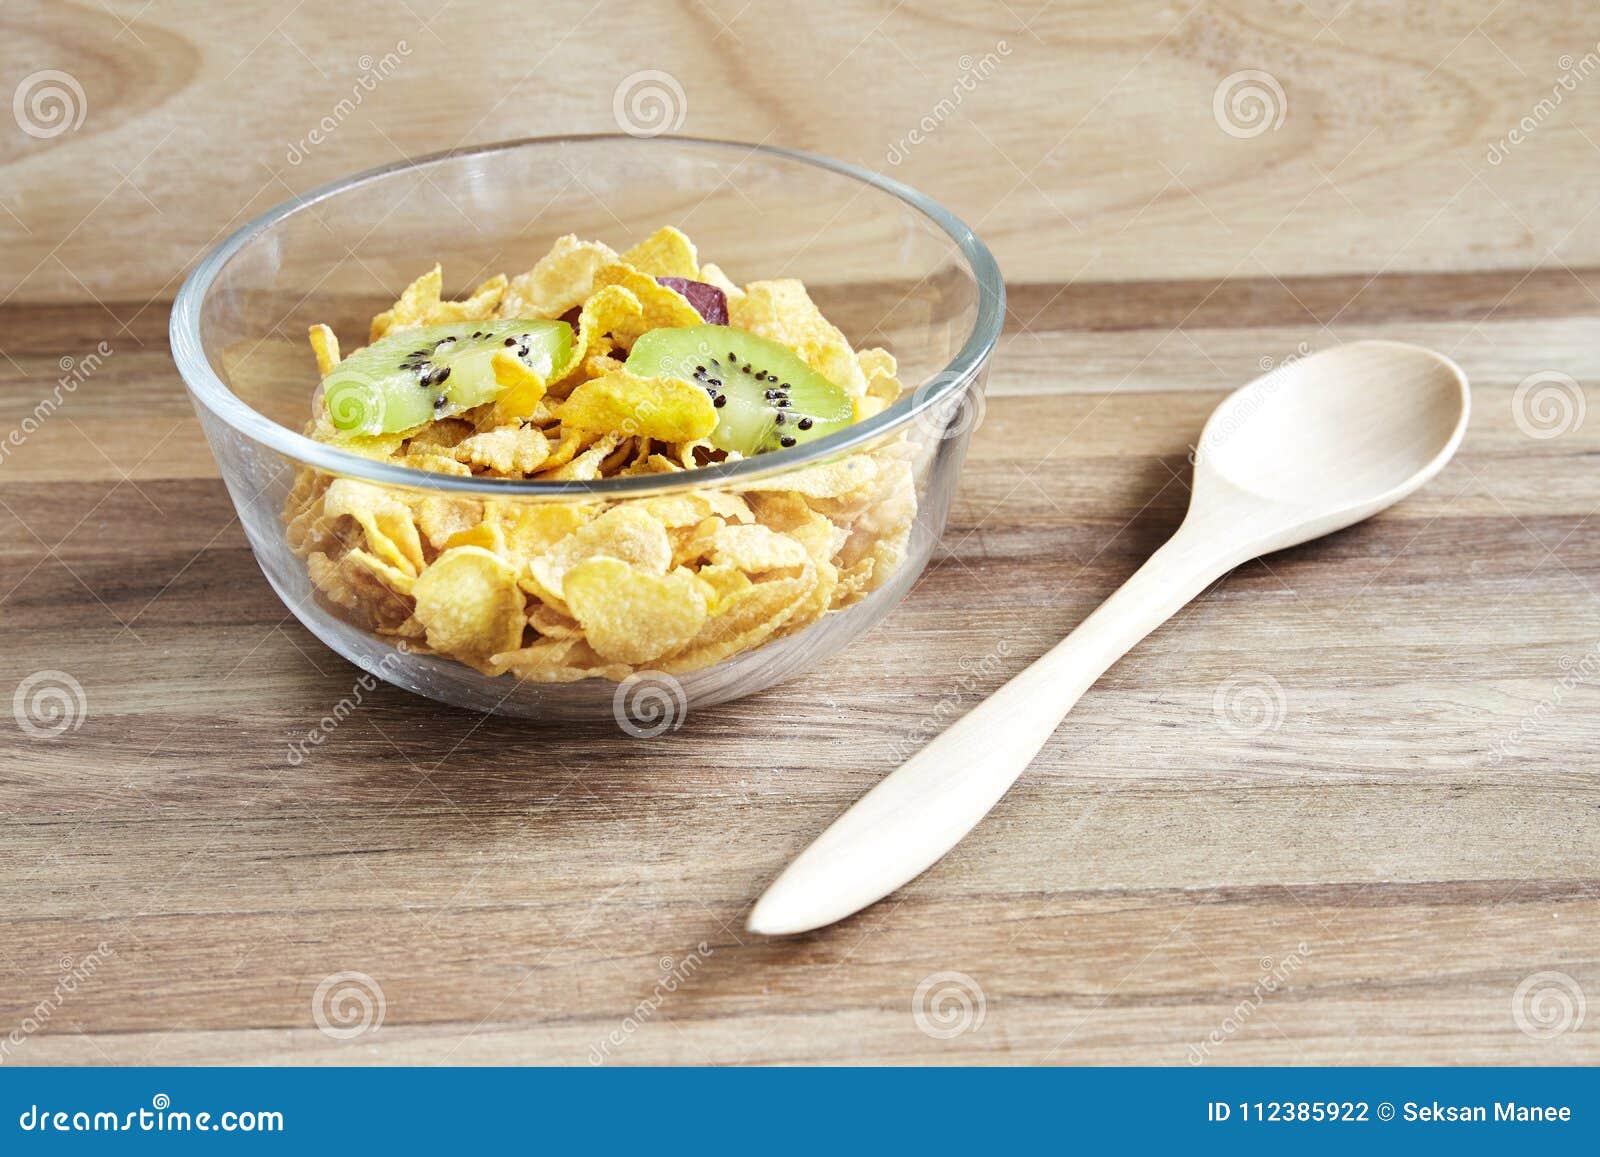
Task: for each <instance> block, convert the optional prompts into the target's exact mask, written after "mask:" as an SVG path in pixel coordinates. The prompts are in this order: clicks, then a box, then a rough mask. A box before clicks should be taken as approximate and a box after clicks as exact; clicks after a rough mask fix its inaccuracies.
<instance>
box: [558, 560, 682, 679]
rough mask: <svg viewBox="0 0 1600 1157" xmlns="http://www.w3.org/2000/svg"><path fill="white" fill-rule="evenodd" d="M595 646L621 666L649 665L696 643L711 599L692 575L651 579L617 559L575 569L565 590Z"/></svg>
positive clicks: (679, 572) (671, 574)
mask: <svg viewBox="0 0 1600 1157" xmlns="http://www.w3.org/2000/svg"><path fill="white" fill-rule="evenodd" d="M562 591H563V594H564V596H565V598H566V602H567V606H568V607H570V608H571V610H572V617H573V618H575V619H576V620H577V621H578V622H579V623H580V624H581V625H582V626H583V629H584V633H585V635H586V636H587V637H588V640H589V645H590V646H592V647H593V648H594V649H595V651H597V652H598V653H599V654H600V655H602V656H604V657H605V658H607V659H613V660H616V661H617V662H619V663H648V662H649V661H650V660H652V659H655V658H657V657H658V656H660V655H663V654H665V653H666V652H668V651H671V650H674V649H676V648H678V647H681V646H682V645H683V644H684V643H687V642H688V641H689V640H690V639H692V638H694V637H695V635H696V633H697V632H698V631H699V630H700V627H701V626H702V624H704V623H705V621H706V598H705V595H704V594H703V593H702V591H701V587H700V583H699V582H698V581H697V580H696V579H695V577H694V575H692V574H690V573H689V572H688V571H684V570H677V571H671V572H669V573H667V574H650V573H648V572H646V571H642V570H635V569H634V568H633V567H631V566H629V565H628V564H627V563H625V562H623V561H621V560H620V559H615V558H590V559H585V560H584V561H583V562H580V563H578V564H577V565H576V566H574V567H572V569H571V570H569V571H568V572H567V574H566V578H565V583H564V585H563V587H562Z"/></svg>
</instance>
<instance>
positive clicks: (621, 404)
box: [557, 369, 717, 442]
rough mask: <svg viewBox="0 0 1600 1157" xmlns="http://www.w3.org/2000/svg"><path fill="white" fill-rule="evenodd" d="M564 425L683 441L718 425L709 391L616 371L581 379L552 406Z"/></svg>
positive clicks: (678, 381)
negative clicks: (585, 379) (589, 378)
mask: <svg viewBox="0 0 1600 1157" xmlns="http://www.w3.org/2000/svg"><path fill="white" fill-rule="evenodd" d="M557 413H558V414H559V415H560V417H561V423H562V425H563V426H576V427H579V428H582V429H589V430H615V431H619V432H621V433H623V434H625V435H627V436H629V437H638V438H659V439H661V440H662V441H664V442H683V441H687V440H689V439H693V438H703V437H705V436H706V435H707V434H709V433H711V431H712V430H714V429H716V426H717V410H716V407H715V406H713V405H712V404H711V395H710V394H708V393H706V391H705V390H704V389H703V388H701V387H700V386H698V385H696V384H695V383H693V382H686V381H684V380H683V379H682V378H641V377H637V376H635V375H634V374H631V373H629V372H628V371H627V370H625V369H623V370H617V371H616V372H615V373H611V374H607V375H606V376H605V377H603V378H595V379H593V380H591V381H587V382H584V383H583V384H582V385H581V386H579V387H578V388H577V389H575V390H573V391H572V394H571V396H570V397H568V398H567V400H566V401H565V402H563V403H562V404H561V408H560V409H559V410H558V411H557Z"/></svg>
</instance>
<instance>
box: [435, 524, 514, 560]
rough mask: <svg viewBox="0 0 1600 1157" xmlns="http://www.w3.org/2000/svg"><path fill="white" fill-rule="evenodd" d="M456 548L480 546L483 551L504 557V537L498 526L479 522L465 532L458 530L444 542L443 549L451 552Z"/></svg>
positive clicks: (503, 532)
mask: <svg viewBox="0 0 1600 1157" xmlns="http://www.w3.org/2000/svg"><path fill="white" fill-rule="evenodd" d="M458 546H481V547H482V548H483V549H484V550H487V551H489V552H490V553H492V554H494V555H497V556H498V557H500V558H504V557H505V553H506V535H505V531H503V530H501V529H500V527H499V525H498V524H496V523H493V522H480V523H478V525H477V526H469V527H467V529H465V530H458V531H456V532H455V533H454V534H452V535H451V536H450V537H449V538H448V539H446V540H445V544H444V548H445V549H446V550H453V549H455V548H456V547H458Z"/></svg>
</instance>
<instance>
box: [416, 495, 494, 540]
mask: <svg viewBox="0 0 1600 1157" xmlns="http://www.w3.org/2000/svg"><path fill="white" fill-rule="evenodd" d="M413 510H414V516H415V519H416V523H417V529H418V530H420V531H421V532H422V536H423V537H424V538H426V539H427V540H428V545H429V546H431V547H433V549H434V550H443V549H444V544H445V543H446V542H447V541H449V539H450V538H451V536H453V535H456V534H460V533H461V532H462V531H463V530H470V529H471V528H472V527H474V526H477V525H478V523H480V522H482V521H483V517H484V508H483V503H481V502H479V501H478V500H477V499H475V498H446V497H444V496H443V495H436V494H430V495H429V496H428V497H426V498H424V499H422V500H421V501H420V502H418V503H417V504H416V505H415V507H413Z"/></svg>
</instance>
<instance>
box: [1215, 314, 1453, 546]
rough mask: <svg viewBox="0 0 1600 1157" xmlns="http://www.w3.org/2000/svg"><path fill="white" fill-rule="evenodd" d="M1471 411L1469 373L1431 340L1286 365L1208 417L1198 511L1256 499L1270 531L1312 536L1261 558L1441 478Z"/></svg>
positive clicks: (1338, 351) (1327, 353)
mask: <svg viewBox="0 0 1600 1157" xmlns="http://www.w3.org/2000/svg"><path fill="white" fill-rule="evenodd" d="M1470 409H1471V406H1470V397H1469V393H1468V389H1467V378H1466V375H1465V374H1464V373H1462V372H1461V368H1460V367H1459V366H1457V365H1456V364H1455V363H1454V362H1453V361H1451V360H1450V359H1449V358H1447V357H1445V356H1443V355H1442V354H1438V353H1435V352H1434V351H1432V350H1429V349H1424V348H1422V347H1421V346H1414V345H1408V344H1406V343H1404V342H1396V341H1362V342H1351V343H1350V344H1348V345H1341V346H1335V347H1333V348H1332V349H1329V350H1324V351H1323V352H1321V353H1317V354H1312V355H1310V356H1308V357H1303V358H1297V359H1295V360H1293V361H1288V362H1285V363H1284V364H1283V365H1281V366H1279V367H1277V368H1276V369H1274V370H1272V371H1271V372H1269V373H1266V374H1263V375H1262V376H1261V377H1259V378H1257V379H1256V380H1255V381H1253V382H1251V383H1250V384H1249V385H1247V386H1244V387H1242V388H1240V389H1238V390H1235V391H1234V392H1233V393H1232V394H1229V395H1228V397H1227V398H1225V399H1224V400H1223V401H1222V403H1221V404H1220V405H1218V406H1217V408H1216V410H1214V411H1213V412H1212V414H1211V417H1210V418H1209V419H1208V420H1207V422H1206V425H1205V429H1204V430H1203V431H1202V432H1201V435H1200V443H1199V446H1198V448H1197V452H1196V456H1195V475H1194V499H1193V502H1192V503H1191V505H1190V518H1194V517H1196V515H1205V514H1206V513H1208V512H1209V511H1211V510H1212V509H1214V508H1215V509H1218V510H1222V509H1223V508H1225V509H1226V512H1227V513H1228V514H1229V515H1230V516H1238V515H1239V514H1240V513H1242V512H1243V510H1244V508H1245V506H1246V504H1247V503H1248V504H1250V505H1252V506H1254V507H1255V509H1254V511H1253V516H1252V518H1251V525H1252V526H1254V527H1256V528H1257V529H1258V530H1260V531H1263V532H1270V531H1272V530H1274V529H1277V530H1278V532H1279V533H1283V532H1287V531H1288V530H1290V529H1291V527H1293V528H1296V529H1300V530H1305V531H1307V533H1305V534H1304V536H1303V537H1300V538H1292V537H1291V538H1287V539H1285V540H1283V541H1281V542H1277V545H1263V546H1260V547H1259V548H1258V549H1255V551H1254V553H1256V554H1260V553H1264V552H1265V551H1267V550H1279V549H1282V548H1283V547H1285V546H1290V545H1293V543H1294V542H1303V541H1305V539H1307V538H1313V537H1316V536H1317V535H1322V534H1328V533H1330V532H1332V531H1334V530H1338V529H1340V528H1341V527H1345V526H1349V525H1351V524H1352V523H1355V522H1359V521H1361V520H1362V519H1363V518H1366V517H1368V516H1369V515H1372V514H1374V513H1376V512H1377V511H1379V510H1382V509H1383V508H1384V507H1386V506H1389V505H1391V504H1392V503H1394V502H1397V501H1399V500H1400V499H1401V498H1404V497H1405V496H1406V495H1407V494H1410V493H1411V492H1412V491H1413V490H1415V489H1417V487H1419V486H1421V485H1422V484H1423V483H1424V482H1426V481H1428V480H1429V479H1430V478H1432V477H1433V476H1434V475H1435V474H1437V473H1438V472H1439V471H1440V470H1441V469H1442V468H1443V467H1444V464H1445V463H1446V462H1448V461H1449V460H1450V457H1451V455H1453V454H1454V453H1455V450H1456V447H1457V446H1459V445H1460V444H1461V438H1462V436H1463V435H1464V434H1465V433H1466V429H1467V417H1468V414H1469V412H1470ZM1224 489H1225V490H1226V491H1227V492H1228V493H1226V494H1224V493H1218V491H1219V490H1224ZM1278 523H1281V524H1282V525H1281V527H1279V526H1277V524H1278ZM1240 545H1241V546H1250V545H1252V544H1249V543H1241V544H1240Z"/></svg>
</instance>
